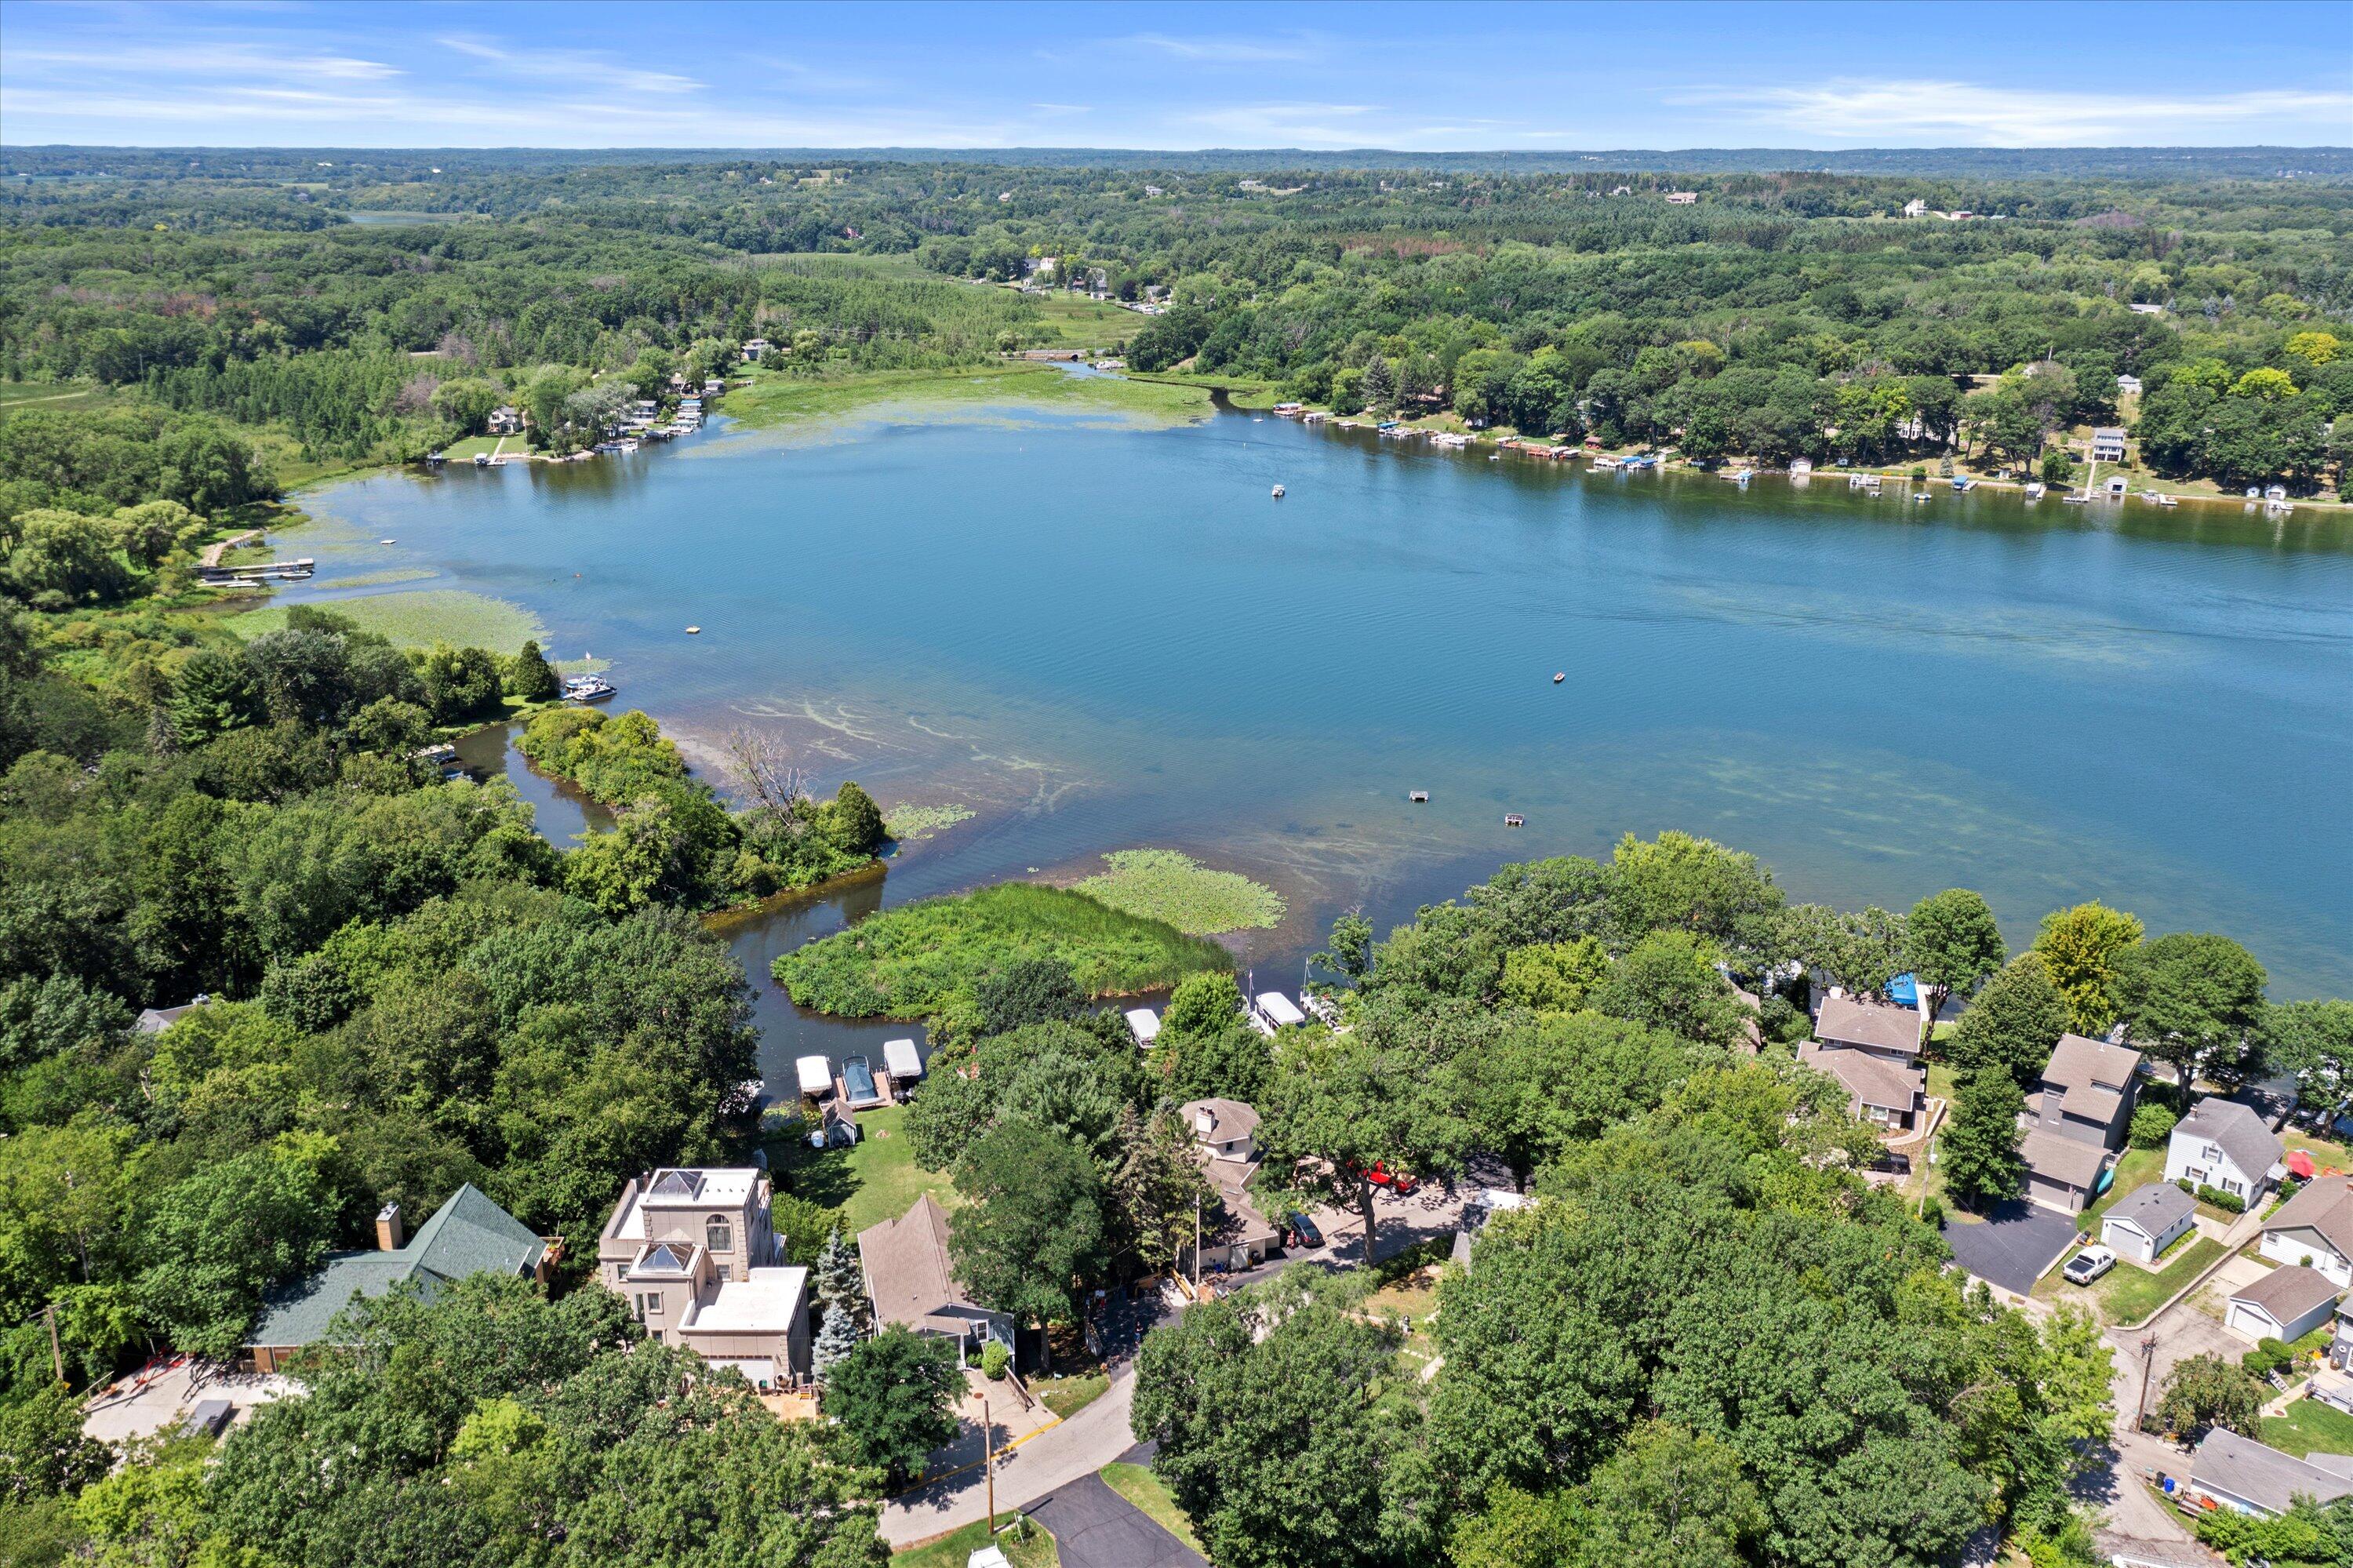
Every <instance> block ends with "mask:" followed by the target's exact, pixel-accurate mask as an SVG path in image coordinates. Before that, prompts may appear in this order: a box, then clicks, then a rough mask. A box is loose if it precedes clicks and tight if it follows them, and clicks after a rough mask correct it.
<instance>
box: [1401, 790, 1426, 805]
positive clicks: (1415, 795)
mask: <svg viewBox="0 0 2353 1568" xmlns="http://www.w3.org/2000/svg"><path fill="white" fill-rule="evenodd" d="M1405 798H1406V799H1407V800H1410V801H1412V802H1413V803H1414V804H1415V805H1417V806H1427V805H1428V804H1430V791H1429V790H1427V789H1409V790H1407V791H1406V792H1405Z"/></svg>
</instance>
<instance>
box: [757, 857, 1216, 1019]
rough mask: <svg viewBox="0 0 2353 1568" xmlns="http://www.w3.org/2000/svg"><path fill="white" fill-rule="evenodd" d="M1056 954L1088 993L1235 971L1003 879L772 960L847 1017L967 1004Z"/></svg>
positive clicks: (1141, 926) (799, 993)
mask: <svg viewBox="0 0 2353 1568" xmlns="http://www.w3.org/2000/svg"><path fill="white" fill-rule="evenodd" d="M1031 958H1059V959H1061V960H1062V961H1064V962H1065V963H1067V964H1069V965H1070V967H1071V973H1072V974H1073V975H1074V976H1076V977H1077V979H1078V982H1079V985H1080V987H1081V989H1082V990H1083V991H1086V992H1087V993H1088V994H1089V995H1091V996H1112V995H1121V994H1126V993H1131V992H1134V991H1148V990H1151V989H1153V988H1155V987H1158V986H1164V985H1173V984H1175V983H1176V981H1178V980H1183V979H1184V978H1185V977H1186V976H1187V975H1191V974H1198V973H1201V972H1204V971H1220V970H1228V969H1232V968H1233V957H1232V955H1231V954H1229V953H1228V952H1227V951H1226V950H1225V948H1221V947H1219V946H1218V944H1217V943H1215V942H1212V941H1210V940H1208V938H1202V937H1188V936H1187V935H1185V934H1184V933H1183V932H1181V931H1179V930H1177V929H1176V927H1174V926H1171V925H1168V924H1167V923H1166V922H1165V921H1160V920H1146V919H1142V918H1139V917H1138V916H1134V915H1129V914H1125V913H1124V912H1122V911H1120V910H1117V909H1113V908H1112V907H1110V906H1108V905H1104V904H1101V903H1098V902H1096V901H1095V900H1094V899H1092V898H1090V897H1088V896H1086V895H1084V894H1082V893H1072V892H1071V891H1069V890H1068V889H1066V888H1060V887H1040V886H1038V885H1035V884H1032V883H1026V882H1005V883H999V884H997V885H996V886H994V887H984V888H982V889H980V890H979V891H978V892H976V893H968V894H964V895H958V896H955V897H951V898H927V899H925V900H923V902H922V903H920V904H909V905H905V906H902V907H900V908H897V909H886V910H884V911H882V912H881V914H879V915H875V916H870V917H869V918H867V919H865V920H861V921H860V922H859V923H858V924H857V925H855V926H853V927H850V928H849V930H847V931H843V932H840V933H839V934H838V935H836V936H831V937H827V938H823V939H822V940H819V941H815V942H811V943H810V944H808V946H807V947H805V948H798V949H797V950H795V951H793V952H789V953H786V955H784V956H783V957H782V958H780V959H777V960H776V980H777V982H778V983H779V984H781V985H782V986H784V988H785V989H786V991H788V992H789V993H790V994H791V996H792V999H793V1000H794V1001H797V1002H799V1003H800V1004H801V1005H802V1006H803V1007H815V1008H819V1009H822V1010H823V1011H825V1012H833V1013H839V1014H842V1015H845V1016H847V1017H851V1018H920V1017H924V1016H926V1015H930V1014H934V1013H937V1012H942V1011H943V1010H945V1009H951V1008H969V1007H970V1005H971V1000H972V990H973V987H974V985H975V984H976V983H977V982H978V981H979V980H981V978H982V977H983V976H985V975H987V974H989V973H991V972H993V971H995V970H997V969H1002V968H1004V967H1005V966H1006V965H1008V964H1009V963H1012V962H1013V961H1015V960H1016V959H1031Z"/></svg>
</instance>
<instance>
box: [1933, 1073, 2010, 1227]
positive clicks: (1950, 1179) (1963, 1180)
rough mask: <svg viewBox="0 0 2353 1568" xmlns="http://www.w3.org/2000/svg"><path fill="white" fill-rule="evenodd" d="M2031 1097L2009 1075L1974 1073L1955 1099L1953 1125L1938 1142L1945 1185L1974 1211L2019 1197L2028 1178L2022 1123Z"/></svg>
mask: <svg viewBox="0 0 2353 1568" xmlns="http://www.w3.org/2000/svg"><path fill="white" fill-rule="evenodd" d="M2025 1108H2026V1096H2025V1094H2024V1093H2023V1092H2022V1091H2021V1089H2020V1088H2019V1086H2018V1084H2017V1082H2016V1081H2015V1080H2013V1079H2012V1078H2011V1077H2010V1075H2009V1074H2007V1073H2003V1072H1999V1071H1991V1070H1987V1071H1979V1072H1974V1073H1971V1074H1970V1075H1968V1078H1967V1079H1965V1080H1964V1081H1963V1082H1962V1084H1961V1086H1960V1087H1959V1089H1958V1090H1957V1092H1956V1093H1955V1095H1954V1097H1953V1117H1952V1120H1951V1121H1950V1122H1948V1123H1947V1124H1946V1128H1945V1135H1944V1137H1943V1138H1942V1139H1939V1140H1938V1145H1939V1152H1940V1154H1941V1157H1942V1160H1943V1163H1944V1168H1945V1185H1946V1187H1947V1190H1948V1191H1950V1192H1953V1193H1954V1194H1956V1195H1957V1196H1958V1197H1959V1198H1960V1200H1961V1201H1962V1202H1965V1203H1968V1204H1969V1205H1970V1206H1971V1207H1972V1208H1981V1207H1983V1206H1985V1205H1986V1204H1988V1203H1997V1202H2001V1201H2002V1200H2004V1199H2006V1198H2009V1197H2011V1196H2013V1195H2015V1194H2016V1192H2018V1188H2019V1183H2020V1182H2021V1181H2024V1180H2025V1179H2026V1161H2025V1160H2023V1159H2022V1158H2021V1156H2020V1154H2019V1152H2018V1145H2019V1140H2020V1139H2021V1137H2022V1136H2023V1135H2022V1134H2021V1132H2020V1130H2019V1127H2018V1118H2019V1117H2020V1115H2021V1113H2022V1112H2023V1111H2024V1110H2025Z"/></svg>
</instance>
